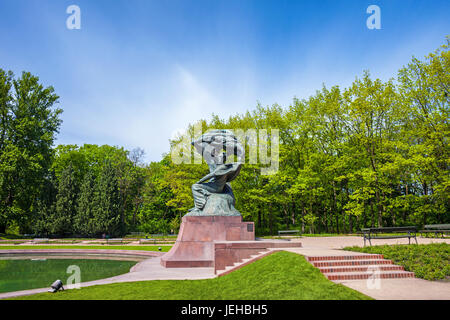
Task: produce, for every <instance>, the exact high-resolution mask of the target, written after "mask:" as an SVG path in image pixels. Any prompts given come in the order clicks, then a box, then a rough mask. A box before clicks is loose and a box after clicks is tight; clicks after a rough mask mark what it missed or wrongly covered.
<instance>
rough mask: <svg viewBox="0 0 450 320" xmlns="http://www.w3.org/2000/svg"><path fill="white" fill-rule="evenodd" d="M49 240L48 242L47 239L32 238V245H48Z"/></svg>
mask: <svg viewBox="0 0 450 320" xmlns="http://www.w3.org/2000/svg"><path fill="white" fill-rule="evenodd" d="M49 240H50V239H49V238H34V239H33V243H42V242H46V243H48V241H49Z"/></svg>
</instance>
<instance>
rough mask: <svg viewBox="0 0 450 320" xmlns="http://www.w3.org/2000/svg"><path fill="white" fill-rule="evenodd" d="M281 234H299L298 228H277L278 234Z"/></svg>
mask: <svg viewBox="0 0 450 320" xmlns="http://www.w3.org/2000/svg"><path fill="white" fill-rule="evenodd" d="M282 234H297V235H299V236H300V235H301V232H300V230H278V236H279V237H281V235H282Z"/></svg>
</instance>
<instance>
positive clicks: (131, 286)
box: [17, 251, 370, 300]
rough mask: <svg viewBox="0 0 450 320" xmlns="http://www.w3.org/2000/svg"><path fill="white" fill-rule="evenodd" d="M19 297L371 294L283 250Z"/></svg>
mask: <svg viewBox="0 0 450 320" xmlns="http://www.w3.org/2000/svg"><path fill="white" fill-rule="evenodd" d="M17 299H60V300H66V299H75V300H79V299H114V300H120V299H137V300H142V299H158V300H159V299H162V300H178V299H186V300H198V299H208V300H209V299H211V300H224V299H226V300H228V299H229V300H243V299H245V300H247V299H248V300H265V299H268V300H278V299H286V300H290V299H295V300H328V299H330V300H360V299H370V298H369V297H367V296H365V295H363V294H361V293H359V292H357V291H355V290H352V289H350V288H348V287H345V286H343V285H340V284H335V283H333V282H331V281H329V280H328V279H326V278H325V277H324V276H323V275H322V274H321V273H320V271H319V270H318V269H316V268H314V267H313V266H312V265H311V264H309V263H308V262H307V261H306V260H305V258H304V257H303V256H300V255H298V254H295V253H291V252H285V251H282V252H277V253H274V254H272V255H269V256H267V257H265V258H263V259H261V260H258V261H256V262H254V263H252V264H250V265H248V266H245V267H243V268H242V269H239V270H237V271H234V272H232V273H230V274H228V275H226V276H223V277H219V278H214V279H206V280H154V281H145V282H133V283H115V284H109V285H101V286H93V287H87V288H82V289H80V290H67V291H64V292H58V293H56V294H50V293H43V294H37V295H33V296H25V297H19V298H17Z"/></svg>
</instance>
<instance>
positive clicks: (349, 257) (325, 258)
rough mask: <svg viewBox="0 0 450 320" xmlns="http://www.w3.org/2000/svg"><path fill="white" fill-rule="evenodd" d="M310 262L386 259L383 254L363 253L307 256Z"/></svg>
mask: <svg viewBox="0 0 450 320" xmlns="http://www.w3.org/2000/svg"><path fill="white" fill-rule="evenodd" d="M307 259H308V261H309V262H314V261H330V260H332V261H336V260H371V259H384V257H383V255H382V254H361V255H345V256H317V257H307Z"/></svg>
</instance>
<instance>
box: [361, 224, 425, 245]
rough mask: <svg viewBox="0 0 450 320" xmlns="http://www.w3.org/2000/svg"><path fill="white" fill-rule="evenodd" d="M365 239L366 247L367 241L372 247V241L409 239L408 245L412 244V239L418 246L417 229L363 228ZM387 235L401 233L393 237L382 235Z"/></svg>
mask: <svg viewBox="0 0 450 320" xmlns="http://www.w3.org/2000/svg"><path fill="white" fill-rule="evenodd" d="M361 231H362V234H363V237H364V246H366V240H369V244H370V245H372V242H371V240H372V239H398V238H408V243H409V244H411V238H414V240H416V244H417V238H416V233H417V227H415V226H409V227H386V228H363V229H361ZM385 233H401V234H393V235H380V234H385Z"/></svg>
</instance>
